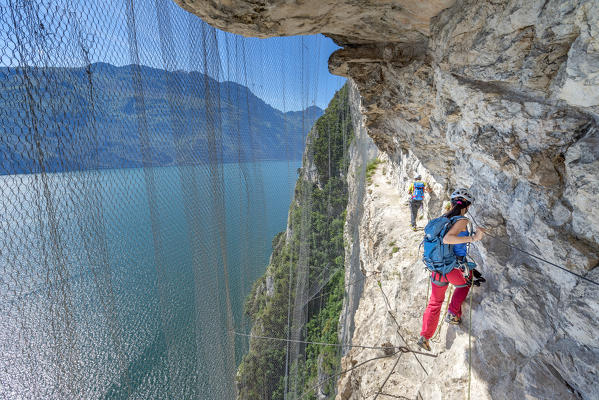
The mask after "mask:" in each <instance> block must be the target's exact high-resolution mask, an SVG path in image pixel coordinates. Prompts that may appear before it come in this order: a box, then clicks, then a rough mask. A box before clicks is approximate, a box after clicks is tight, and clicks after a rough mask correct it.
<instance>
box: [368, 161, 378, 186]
mask: <svg viewBox="0 0 599 400" xmlns="http://www.w3.org/2000/svg"><path fill="white" fill-rule="evenodd" d="M380 163H381V160H379V159H378V158H375V159H374V160H372V161H370V162H369V163H368V164H366V181H367V182H368V184H369V185H372V176H373V175H374V173H375V172H376V169H377V167H378V166H379V164H380Z"/></svg>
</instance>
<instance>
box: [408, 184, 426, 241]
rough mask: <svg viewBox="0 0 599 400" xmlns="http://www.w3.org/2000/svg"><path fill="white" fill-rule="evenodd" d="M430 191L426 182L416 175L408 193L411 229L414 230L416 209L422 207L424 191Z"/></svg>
mask: <svg viewBox="0 0 599 400" xmlns="http://www.w3.org/2000/svg"><path fill="white" fill-rule="evenodd" d="M425 190H426V191H427V192H430V190H431V189H430V188H429V187H428V186H427V184H426V183H424V182H422V176H421V175H417V176H416V178H415V180H414V182H413V183H412V184H411V185H410V188H409V189H408V193H409V194H410V213H411V220H410V224H411V226H412V230H414V231H415V230H416V217H417V216H418V210H419V209H420V207H422V201H423V200H424V191H425Z"/></svg>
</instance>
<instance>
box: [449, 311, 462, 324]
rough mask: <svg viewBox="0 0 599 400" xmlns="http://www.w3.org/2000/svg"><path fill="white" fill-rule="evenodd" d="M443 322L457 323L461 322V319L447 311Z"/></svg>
mask: <svg viewBox="0 0 599 400" xmlns="http://www.w3.org/2000/svg"><path fill="white" fill-rule="evenodd" d="M445 322H447V323H448V324H451V325H459V324H461V323H462V319H461V318H460V317H458V316H457V315H453V314H452V313H450V312H448V313H447V316H446V317H445Z"/></svg>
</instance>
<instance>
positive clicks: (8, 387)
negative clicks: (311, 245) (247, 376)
mask: <svg viewBox="0 0 599 400" xmlns="http://www.w3.org/2000/svg"><path fill="white" fill-rule="evenodd" d="M299 167H300V162H291V163H288V162H286V161H285V162H279V161H273V162H260V163H255V164H251V163H248V164H225V165H224V166H223V167H222V170H220V172H219V173H222V180H220V179H219V178H218V176H217V177H216V178H215V176H214V171H211V170H209V169H208V168H207V167H205V166H194V167H181V168H177V167H165V168H152V169H146V170H143V169H127V170H105V171H93V172H80V173H64V174H49V175H47V176H46V177H41V176H39V175H15V176H2V177H0V186H1V187H2V188H3V191H2V193H0V204H2V206H3V207H2V208H3V211H2V217H1V219H0V228H1V229H0V235H1V236H0V243H1V244H0V246H1V247H0V326H2V329H0V353H1V354H2V355H3V356H2V357H1V358H0V382H1V383H2V385H1V386H0V398H27V399H28V398H57V399H58V398H84V399H96V398H97V399H102V398H103V399H125V398H131V399H187V398H189V399H215V400H220V399H223V400H225V399H226V400H229V399H231V398H232V396H234V383H233V381H232V379H231V377H232V374H233V373H234V371H235V368H236V365H237V363H238V362H239V360H240V357H241V356H242V354H243V352H244V351H245V346H246V344H245V343H244V341H242V340H240V339H236V340H235V349H232V347H231V346H228V343H229V342H228V339H227V337H228V336H227V326H228V325H230V324H233V325H234V326H235V327H236V329H239V330H244V329H247V321H246V320H245V318H244V316H243V313H242V310H243V302H244V299H245V297H246V295H247V294H248V292H249V290H250V288H251V285H252V283H253V282H254V281H255V280H256V279H257V278H258V277H259V276H261V275H262V274H263V273H264V269H265V267H266V265H267V263H268V258H269V256H270V253H271V250H272V247H271V246H272V245H271V241H272V239H273V237H274V235H275V234H276V233H277V232H280V231H282V230H284V229H285V226H286V221H287V211H288V208H289V204H290V201H291V197H292V194H293V187H294V185H295V180H296V176H297V175H296V170H297V168H299ZM223 182H224V185H222V183H223ZM149 187H154V188H155V190H153V191H151V190H148V188H149ZM219 199H220V200H219ZM222 200H224V202H222ZM227 276H228V279H227V278H226V277H227ZM227 292H228V293H229V294H230V296H229V300H230V303H229V302H228V301H227V295H226V294H227ZM228 309H230V310H232V315H231V318H232V319H233V320H232V321H231V320H230V319H228V316H229V314H228V313H227V310H228Z"/></svg>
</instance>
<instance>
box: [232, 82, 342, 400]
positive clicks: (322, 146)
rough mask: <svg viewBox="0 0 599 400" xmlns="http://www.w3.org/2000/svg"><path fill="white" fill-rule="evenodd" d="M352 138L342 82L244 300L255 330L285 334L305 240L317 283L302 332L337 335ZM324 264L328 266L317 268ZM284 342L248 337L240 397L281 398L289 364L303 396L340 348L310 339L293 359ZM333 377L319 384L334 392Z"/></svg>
mask: <svg viewBox="0 0 599 400" xmlns="http://www.w3.org/2000/svg"><path fill="white" fill-rule="evenodd" d="M352 138H353V132H352V128H351V118H350V111H349V104H348V92H347V87H346V86H344V87H343V88H342V89H340V90H339V91H338V92H337V93H336V94H335V96H334V98H333V99H332V100H331V102H330V104H329V106H328V108H327V109H326V111H325V113H324V114H323V116H322V117H320V118H319V119H318V121H317V122H316V124H315V125H314V129H313V130H312V131H311V132H310V139H309V141H308V143H309V148H308V149H307V151H308V152H311V153H312V156H313V157H312V159H313V160H314V166H315V168H316V171H317V180H316V182H312V181H309V180H307V179H306V176H305V175H304V173H303V172H304V171H302V174H300V178H299V179H298V181H297V184H296V188H295V199H294V201H293V203H292V206H291V207H290V220H289V225H290V226H289V227H288V228H289V230H290V232H291V235H290V237H289V238H287V236H286V234H285V233H279V234H278V235H277V236H276V237H275V239H274V240H273V248H274V250H273V255H272V258H271V263H270V265H269V266H268V268H267V272H266V274H265V275H264V276H263V277H262V278H260V279H259V280H258V281H256V282H255V283H254V286H253V289H252V291H251V293H250V295H249V296H248V298H247V300H246V304H245V312H246V313H247V314H248V316H249V317H250V318H251V320H252V323H253V328H252V332H253V334H254V335H261V336H269V337H276V338H286V337H287V335H288V333H289V325H288V315H289V313H292V312H293V306H294V302H295V300H296V299H295V294H296V289H297V288H296V284H297V280H296V278H297V267H298V263H299V261H300V257H299V254H300V248H301V249H302V251H305V250H306V247H309V252H306V253H304V254H309V255H308V257H307V261H308V262H307V264H308V276H307V280H308V284H307V287H309V288H313V287H317V288H318V287H320V286H323V287H322V289H320V292H319V293H316V294H315V295H314V296H313V297H312V300H310V301H309V302H308V303H307V306H306V308H305V309H304V312H305V313H306V314H307V323H306V325H305V326H304V327H303V330H302V331H303V332H304V336H303V339H304V340H307V341H311V342H327V343H337V330H338V326H337V325H338V321H339V315H340V312H341V308H342V304H343V294H344V252H345V248H344V241H343V226H344V224H345V218H346V211H345V208H346V206H347V182H346V179H345V177H346V174H347V169H348V164H349V160H348V156H347V149H348V147H349V144H350V143H351V140H352ZM305 167H306V166H304V168H305ZM325 270H326V271H328V272H329V273H325V274H323V273H322V271H325ZM290 273H291V282H290V281H289V277H290ZM267 277H268V278H267ZM271 278H272V279H271ZM329 278H330V279H329ZM327 279H328V281H327ZM267 281H271V282H272V285H273V288H272V290H270V295H268V294H267V291H266V287H267ZM310 294H313V293H310ZM298 301H300V302H301V301H302V299H298ZM288 346H289V349H294V348H296V347H295V346H297V345H295V344H287V343H285V342H281V341H271V340H260V339H253V340H251V342H250V351H249V352H248V354H246V355H245V356H244V358H243V360H242V363H241V365H240V366H239V369H238V373H237V381H238V387H239V398H240V399H247V400H253V399H260V400H264V399H283V397H284V392H285V386H286V385H285V379H286V366H287V364H288V365H289V378H288V382H287V388H288V391H290V392H295V393H298V394H304V393H305V394H306V397H305V398H306V399H310V398H313V399H315V398H316V396H315V394H314V393H311V394H308V392H309V389H311V388H313V387H314V386H315V385H317V383H318V376H319V375H320V376H323V375H324V376H331V375H333V374H334V373H335V371H336V370H337V369H338V368H339V360H340V354H339V348H337V347H333V346H322V345H313V344H309V345H307V346H305V347H304V346H302V347H299V349H300V353H301V354H303V357H302V356H300V357H299V360H296V361H294V360H287V359H286V354H287V348H288ZM289 353H290V354H292V353H293V351H290V352H289ZM288 361H289V362H288ZM292 361H293V362H292ZM335 382H336V380H335V379H331V380H330V381H329V382H328V383H327V384H326V385H324V387H323V388H321V392H323V393H326V394H327V397H329V398H333V397H334V394H335V388H334V386H335ZM311 396H312V397H311Z"/></svg>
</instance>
